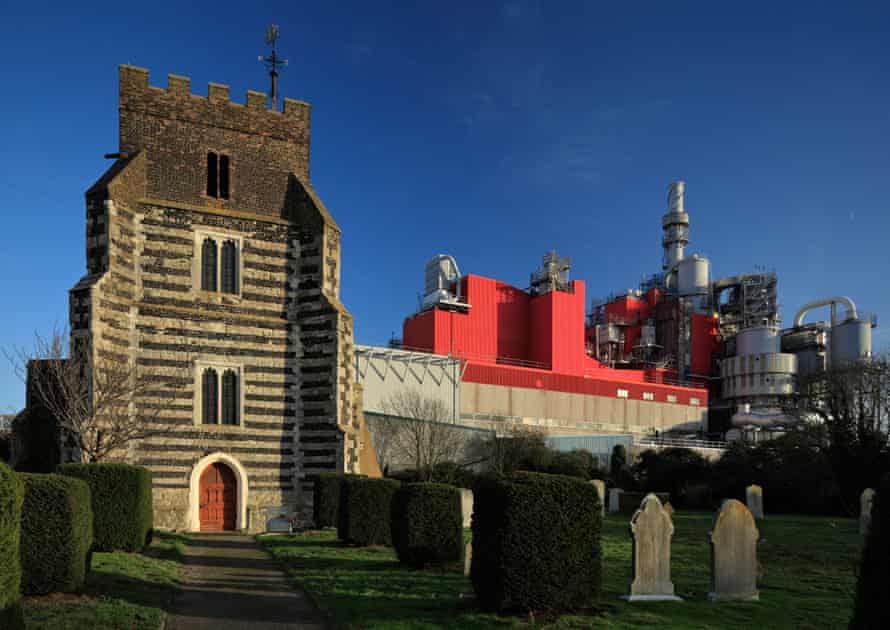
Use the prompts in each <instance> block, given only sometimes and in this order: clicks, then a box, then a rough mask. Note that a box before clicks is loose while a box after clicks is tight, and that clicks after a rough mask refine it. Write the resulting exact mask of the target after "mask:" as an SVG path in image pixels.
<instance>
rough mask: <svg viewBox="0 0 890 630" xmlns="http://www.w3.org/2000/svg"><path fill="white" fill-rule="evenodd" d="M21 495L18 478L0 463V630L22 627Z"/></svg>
mask: <svg viewBox="0 0 890 630" xmlns="http://www.w3.org/2000/svg"><path fill="white" fill-rule="evenodd" d="M24 493H25V490H24V487H23V486H22V482H21V480H20V479H19V478H18V475H16V474H15V473H14V472H12V470H10V469H9V467H8V466H7V465H6V464H3V463H2V462H0V628H8V629H9V630H21V629H22V628H24V627H25V622H24V620H23V619H22V606H21V581H22V565H21V560H20V558H19V539H20V537H21V528H22V500H23V498H24Z"/></svg>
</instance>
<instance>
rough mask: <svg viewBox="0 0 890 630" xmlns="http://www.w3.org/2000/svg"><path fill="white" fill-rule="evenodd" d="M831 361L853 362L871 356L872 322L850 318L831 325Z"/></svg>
mask: <svg viewBox="0 0 890 630" xmlns="http://www.w3.org/2000/svg"><path fill="white" fill-rule="evenodd" d="M829 343H830V347H831V363H832V365H838V364H842V363H851V362H853V361H859V360H861V359H867V358H869V357H870V356H871V322H869V321H868V320H864V319H858V318H857V319H848V320H846V321H845V322H842V323H840V324H838V325H836V326H832V327H831V341H830V342H829Z"/></svg>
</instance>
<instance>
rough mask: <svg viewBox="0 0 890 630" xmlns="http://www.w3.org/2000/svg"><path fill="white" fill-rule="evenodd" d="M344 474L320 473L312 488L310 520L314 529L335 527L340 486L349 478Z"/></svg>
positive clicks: (337, 519) (338, 510) (338, 508)
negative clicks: (313, 524) (313, 523)
mask: <svg viewBox="0 0 890 630" xmlns="http://www.w3.org/2000/svg"><path fill="white" fill-rule="evenodd" d="M363 476H364V475H347V474H344V473H321V474H319V475H318V477H316V479H315V483H314V484H313V486H312V519H313V520H314V521H315V526H316V527H337V523H339V520H340V519H339V516H338V515H339V513H340V486H341V484H342V483H343V481H344V480H345V479H349V478H350V477H363Z"/></svg>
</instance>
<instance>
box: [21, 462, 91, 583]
mask: <svg viewBox="0 0 890 630" xmlns="http://www.w3.org/2000/svg"><path fill="white" fill-rule="evenodd" d="M21 478H22V481H24V483H25V500H24V502H23V504H22V542H21V560H22V592H23V593H24V594H26V595H43V594H46V593H52V592H54V591H75V590H78V589H79V588H80V587H81V586H83V582H84V579H85V578H86V573H87V570H88V568H89V556H90V553H89V551H90V545H92V543H93V512H92V510H91V509H90V488H89V486H88V485H87V484H86V482H84V481H81V480H80V479H74V478H73V477H65V476H62V475H36V474H22V475H21Z"/></svg>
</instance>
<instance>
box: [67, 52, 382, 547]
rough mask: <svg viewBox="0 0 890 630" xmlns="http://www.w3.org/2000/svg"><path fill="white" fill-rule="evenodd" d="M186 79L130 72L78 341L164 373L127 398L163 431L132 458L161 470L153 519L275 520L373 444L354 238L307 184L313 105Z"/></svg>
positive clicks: (162, 522) (94, 229) (96, 211)
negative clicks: (366, 414)
mask: <svg viewBox="0 0 890 630" xmlns="http://www.w3.org/2000/svg"><path fill="white" fill-rule="evenodd" d="M189 83H190V81H189V79H188V78H186V77H180V76H175V75H170V76H169V78H168V84H167V87H166V89H164V88H159V87H154V86H152V85H150V84H149V73H148V71H147V70H144V69H142V68H136V67H133V66H128V65H124V66H121V67H120V106H119V116H120V148H119V154H118V155H117V156H116V161H115V162H114V164H112V165H111V167H110V168H109V169H108V171H107V172H106V173H105V174H104V175H102V177H101V178H100V179H99V180H98V181H97V182H96V183H95V184H94V185H93V186H92V187H91V188H90V189H89V190H88V191H87V193H86V214H87V229H86V237H87V238H86V240H87V248H86V249H87V252H86V258H87V272H86V275H85V276H84V277H83V278H82V279H81V280H80V281H79V282H78V283H77V285H76V286H75V287H74V288H73V289H71V292H70V320H71V330H72V338H73V339H74V341H75V342H76V343H83V344H86V346H87V347H88V348H89V353H90V355H91V357H92V358H93V360H94V361H96V362H99V361H118V362H127V364H128V365H131V366H135V370H136V373H137V374H138V378H140V379H145V380H144V381H143V382H157V383H158V391H157V392H152V391H150V390H148V391H143V393H141V394H139V395H134V396H133V397H132V398H133V399H132V400H129V401H127V405H128V410H127V411H126V412H127V413H131V414H136V415H137V416H139V417H142V418H144V421H145V423H146V425H147V426H150V427H151V429H152V431H151V434H150V435H147V436H146V437H144V438H142V439H140V440H137V441H135V442H134V443H132V444H131V446H130V447H129V449H128V452H126V453H120V454H119V456H120V459H124V460H126V461H129V462H132V463H137V464H141V465H144V466H146V467H148V468H149V469H150V470H151V472H152V475H153V491H154V508H155V524H156V526H159V527H168V528H177V529H186V530H192V531H197V530H202V529H203V530H214V529H239V530H249V531H262V530H263V529H264V527H265V522H266V511H267V510H268V509H269V508H272V507H277V506H285V507H284V510H282V511H295V510H296V511H304V512H305V510H307V509H308V508H309V507H311V497H312V479H313V475H316V474H318V473H320V472H331V471H342V472H359V471H360V469H361V465H360V459H361V458H362V457H365V458H366V457H367V455H368V453H365V454H362V450H363V449H362V446H363V443H364V441H365V440H366V439H367V438H366V437H364V438H363V434H364V435H365V436H367V432H366V430H365V428H364V423H363V420H362V414H361V400H360V392H359V391H358V390H357V388H356V386H355V384H354V376H353V373H352V370H353V339H352V316H351V315H350V314H349V311H347V309H346V308H345V307H344V306H343V304H341V302H340V297H339V296H340V235H341V234H340V228H339V226H338V225H337V223H336V222H335V221H334V219H333V217H332V216H331V214H330V213H329V212H328V210H327V209H326V208H325V206H324V204H323V203H322V202H321V200H320V199H319V197H318V195H317V194H316V193H315V191H314V190H313V188H312V185H311V183H310V180H309V137H310V134H309V131H310V124H309V120H310V118H309V114H310V110H309V105H308V104H307V103H304V102H302V101H297V100H292V99H288V98H285V99H284V103H283V108H282V111H281V112H278V111H274V108H273V109H269V108H268V106H267V102H268V99H267V97H266V94H264V93H262V92H253V91H249V92H248V93H247V99H246V103H244V104H241V103H236V102H233V101H231V100H230V98H229V88H228V86H225V85H220V84H216V83H211V84H210V85H209V88H208V94H207V97H203V96H198V95H195V94H192V93H191V89H190V85H189ZM171 384H172V386H171ZM162 390H163V391H162ZM365 450H366V451H368V452H370V451H371V448H370V444H368V448H367V449H365ZM366 472H367V471H366ZM276 516H277V514H276Z"/></svg>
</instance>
